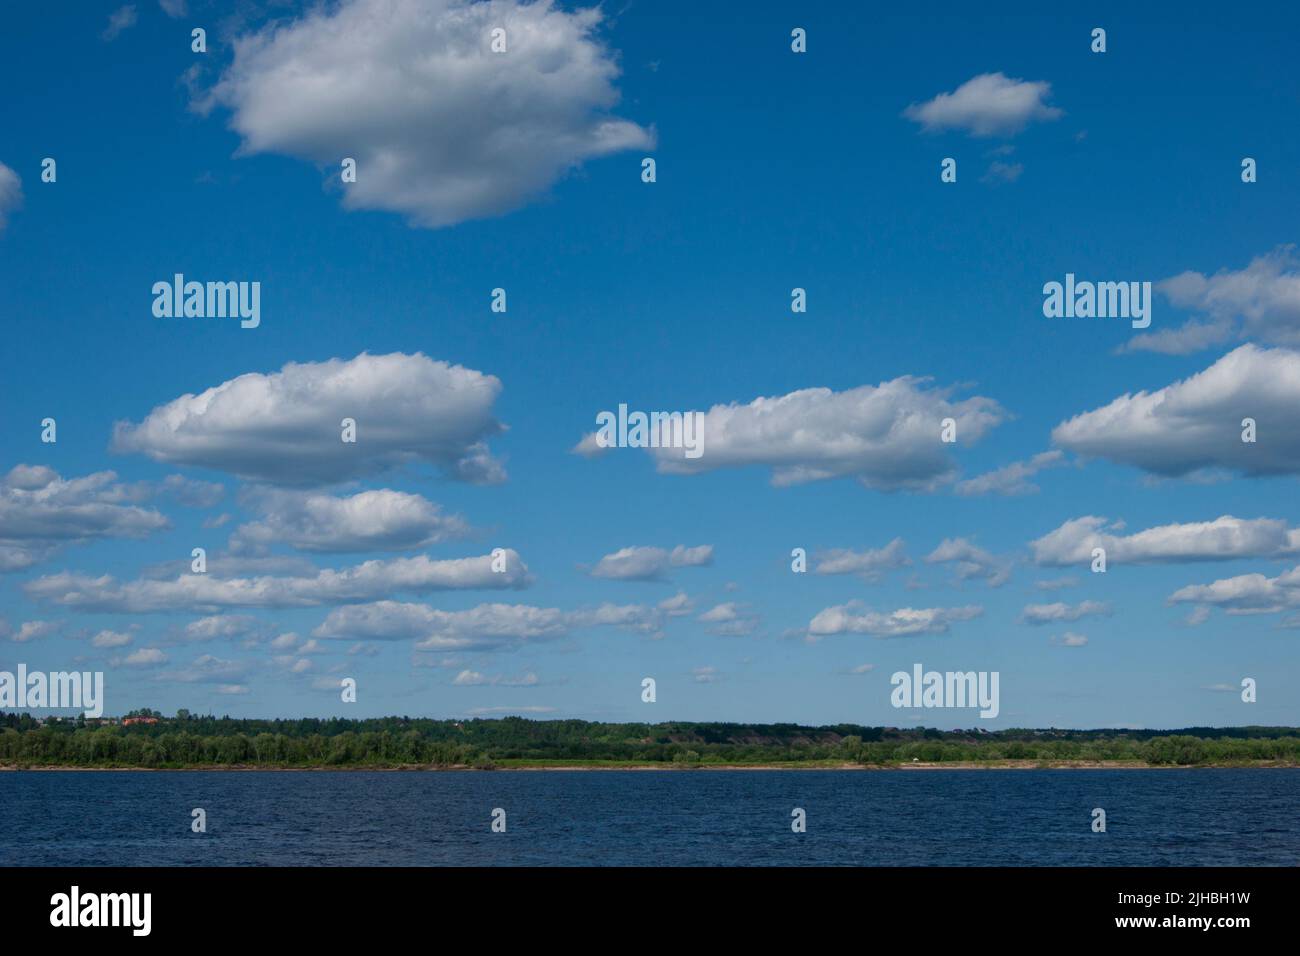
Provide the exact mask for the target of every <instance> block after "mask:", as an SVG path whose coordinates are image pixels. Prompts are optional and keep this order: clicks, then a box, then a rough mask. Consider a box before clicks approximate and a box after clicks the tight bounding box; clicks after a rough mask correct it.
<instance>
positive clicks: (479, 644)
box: [312, 601, 673, 653]
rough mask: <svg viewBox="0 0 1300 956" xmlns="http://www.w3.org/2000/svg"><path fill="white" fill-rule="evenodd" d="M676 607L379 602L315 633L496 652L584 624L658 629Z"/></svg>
mask: <svg viewBox="0 0 1300 956" xmlns="http://www.w3.org/2000/svg"><path fill="white" fill-rule="evenodd" d="M668 616H673V612H672V611H671V610H668V609H665V607H664V605H663V604H661V605H660V606H658V607H653V606H647V605H641V604H629V605H614V604H602V605H600V606H599V607H594V608H581V609H578V610H575V611H564V610H561V609H559V608H553V607H551V608H544V607H535V606H532V605H528V604H480V605H478V606H477V607H473V608H469V609H468V610H463V611H445V610H442V609H440V608H434V607H430V606H429V605H427V604H415V603H407V602H400V601H376V602H373V603H370V604H350V605H346V606H344V607H340V608H336V609H335V610H333V611H331V612H330V613H329V614H328V615H327V616H326V618H325V620H324V621H323V622H321V624H320V625H319V626H318V627H317V628H316V629H315V630H314V631H312V634H313V635H315V636H316V637H319V638H322V639H329V640H348V641H401V640H414V641H415V642H416V643H415V649H416V650H417V651H439V652H444V653H445V652H448V651H494V650H502V649H506V648H511V647H517V646H519V645H522V644H526V643H529V642H536V641H544V640H554V639H556V638H560V637H563V636H565V635H567V634H569V633H570V632H572V631H574V630H577V629H579V628H588V627H619V628H623V629H627V630H632V631H637V632H640V633H649V632H653V631H656V630H657V629H658V628H659V627H661V626H662V624H663V621H664V619H665V618H666V617H668Z"/></svg>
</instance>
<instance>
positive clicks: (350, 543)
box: [230, 488, 470, 552]
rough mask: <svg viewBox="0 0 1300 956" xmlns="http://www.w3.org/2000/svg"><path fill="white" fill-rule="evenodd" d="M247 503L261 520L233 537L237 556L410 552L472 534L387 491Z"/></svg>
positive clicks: (432, 507)
mask: <svg viewBox="0 0 1300 956" xmlns="http://www.w3.org/2000/svg"><path fill="white" fill-rule="evenodd" d="M245 499H246V503H248V504H249V505H251V506H252V507H255V508H256V509H258V510H259V511H260V512H261V513H262V515H263V517H262V518H261V520H259V521H255V522H251V523H249V524H245V525H242V526H240V527H239V528H238V529H237V530H236V531H235V533H234V534H233V535H232V536H231V539H230V548H231V550H232V551H236V552H260V551H262V550H264V549H266V548H267V547H269V546H270V545H272V544H287V545H289V546H291V547H293V548H296V549H298V550H299V551H313V552H349V551H408V550H412V549H415V548H423V547H426V546H428V545H430V544H434V543H437V542H440V541H446V540H448V539H451V538H458V537H463V536H464V535H466V534H467V533H468V532H469V530H470V528H469V525H468V524H466V522H465V521H464V520H463V519H462V518H460V517H458V516H456V515H446V514H443V512H442V509H441V508H439V507H438V505H436V504H434V503H433V502H431V501H429V500H428V499H427V498H424V497H421V496H420V495H415V494H409V493H407V492H403V491H392V490H390V489H387V488H384V489H380V490H377V491H362V492H359V493H357V494H354V495H350V496H346V497H335V496H333V495H326V494H320V493H316V492H298V491H290V490H280V489H259V490H257V491H255V492H251V493H249V494H247V495H246V496H245Z"/></svg>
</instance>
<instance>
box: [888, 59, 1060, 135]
mask: <svg viewBox="0 0 1300 956" xmlns="http://www.w3.org/2000/svg"><path fill="white" fill-rule="evenodd" d="M1051 94H1052V84H1050V83H1047V82H1044V81H1039V82H1036V83H1032V82H1029V81H1027V80H1016V79H1012V78H1010V77H1008V76H1006V75H1004V74H1002V73H981V74H980V75H979V76H975V77H972V78H971V79H969V80H967V81H966V82H965V83H963V84H962V85H961V86H959V87H957V89H955V90H953V91H952V92H951V93H940V94H939V95H938V96H936V97H935V98H934V99H932V100H928V101H926V102H924V103H913V104H912V105H911V106H909V107H908V108H907V109H905V110H904V111H903V115H904V116H905V117H907V118H908V119H910V120H912V121H913V122H915V123H919V124H920V125H921V126H922V128H924V129H925V130H926V132H936V131H938V130H945V129H961V130H965V131H966V132H968V133H969V134H970V135H972V136H1012V135H1015V134H1016V133H1019V132H1020V131H1021V130H1022V129H1024V128H1025V127H1026V126H1028V125H1029V124H1030V123H1032V122H1034V121H1036V120H1054V119H1056V118H1057V117H1059V116H1060V115H1061V110H1059V109H1057V108H1056V107H1055V106H1048V105H1047V102H1046V101H1047V99H1048V98H1049V97H1050V96H1051Z"/></svg>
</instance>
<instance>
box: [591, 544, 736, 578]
mask: <svg viewBox="0 0 1300 956" xmlns="http://www.w3.org/2000/svg"><path fill="white" fill-rule="evenodd" d="M712 563H713V546H712V545H709V544H702V545H699V546H697V547H693V548H688V547H686V546H685V545H681V544H679V545H677V547H675V548H673V549H672V550H671V551H669V550H667V549H665V548H650V547H633V548H622V549H621V550H618V551H615V552H614V553H613V554H607V555H605V556H604V557H603V558H601V559H600V560H599V561H597V562H596V564H595V565H594V566H593V567H592V568H591V570H590V571H588V572H587V573H588V574H590V575H591V576H592V577H593V578H613V579H615V580H619V581H662V580H664V579H665V578H666V577H667V574H668V571H669V570H671V569H673V568H699V567H706V566H707V565H710V564H712Z"/></svg>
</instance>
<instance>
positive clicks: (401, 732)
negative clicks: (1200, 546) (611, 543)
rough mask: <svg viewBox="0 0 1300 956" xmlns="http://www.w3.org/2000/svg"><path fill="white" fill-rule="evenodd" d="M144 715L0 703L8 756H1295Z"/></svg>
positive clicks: (831, 760)
mask: <svg viewBox="0 0 1300 956" xmlns="http://www.w3.org/2000/svg"><path fill="white" fill-rule="evenodd" d="M127 716H144V717H156V718H157V722H156V723H132V724H129V725H126V724H122V723H108V722H102V723H101V722H95V721H87V720H85V719H84V718H80V717H79V718H68V719H63V720H45V721H38V720H37V719H36V718H33V717H32V716H30V715H28V714H17V713H0V765H4V766H9V767H51V766H58V767H143V768H180V767H235V766H240V767H245V766H258V767H273V768H326V767H339V768H345V767H360V768H365V767H369V768H383V767H440V768H452V767H456V768H461V767H464V768H474V769H493V768H509V767H525V766H538V767H545V766H582V765H589V766H620V765H626V766H640V765H649V766H664V765H673V766H683V765H684V766H688V767H689V766H746V765H750V766H753V765H762V766H768V765H778V766H779V765H810V766H819V765H822V766H835V765H843V764H862V765H867V766H896V765H900V764H907V763H913V762H921V763H956V762H961V763H968V762H976V763H979V762H997V761H1008V760H1014V761H1039V762H1045V763H1054V762H1063V761H1088V762H1093V761H1121V762H1141V763H1145V764H1149V765H1152V766H1236V765H1260V764H1269V765H1278V764H1280V765H1284V766H1300V728H1294V727H1221V728H1212V727H1191V728H1184V729H1180V730H1105V729H1099V730H1058V729H1047V730H1041V729H1040V730H1033V729H1016V730H1001V731H996V732H988V731H984V730H952V731H941V730H933V729H925V728H894V727H866V726H859V725H856V724H836V725H830V726H820V727H810V726H802V725H799V724H740V723H692V722H667V723H659V724H641V723H622V724H615V723H594V722H589V721H582V720H528V719H524V718H521V717H505V718H500V719H476V720H461V721H458V720H434V719H429V718H413V717H380V718H371V719H365V720H345V719H341V718H326V719H318V718H299V719H288V720H252V719H236V718H231V717H215V716H212V715H208V716H201V715H196V714H191V713H189V712H188V711H185V710H182V711H179V712H178V713H177V714H176V715H175V716H173V717H163V716H162V715H161V714H158V713H157V712H154V711H147V710H145V711H137V712H133V713H132V714H130V715H127Z"/></svg>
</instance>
